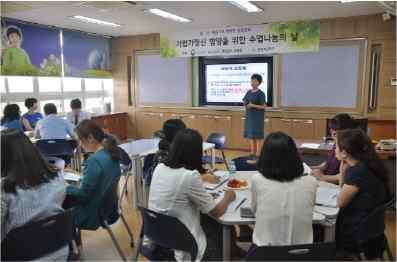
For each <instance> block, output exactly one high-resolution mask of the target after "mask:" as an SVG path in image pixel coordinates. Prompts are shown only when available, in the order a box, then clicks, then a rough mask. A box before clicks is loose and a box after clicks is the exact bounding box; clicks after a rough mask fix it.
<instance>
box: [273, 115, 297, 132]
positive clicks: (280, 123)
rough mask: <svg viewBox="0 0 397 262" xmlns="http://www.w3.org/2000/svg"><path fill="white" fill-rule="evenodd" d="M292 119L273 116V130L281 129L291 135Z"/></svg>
mask: <svg viewBox="0 0 397 262" xmlns="http://www.w3.org/2000/svg"><path fill="white" fill-rule="evenodd" d="M291 129H292V119H287V118H272V126H271V130H272V132H277V131H281V132H284V133H286V134H288V135H290V136H291Z"/></svg>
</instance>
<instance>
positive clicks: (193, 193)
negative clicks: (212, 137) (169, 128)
mask: <svg viewBox="0 0 397 262" xmlns="http://www.w3.org/2000/svg"><path fill="white" fill-rule="evenodd" d="M202 144H203V140H202V137H201V135H200V134H199V133H198V132H197V131H195V130H192V129H183V130H181V131H179V132H178V133H177V135H176V136H175V138H174V140H173V142H172V144H171V147H170V152H169V154H168V159H167V161H166V162H165V164H159V165H158V166H157V167H156V169H155V170H154V173H153V178H152V183H151V185H150V193H149V209H151V210H154V211H156V212H159V213H163V214H167V215H170V216H173V217H177V218H178V219H179V220H180V221H181V222H182V223H183V224H184V225H185V226H186V227H187V228H188V229H189V231H190V232H191V233H192V235H193V237H194V238H195V240H196V242H197V246H198V254H197V258H196V260H197V261H199V260H201V259H202V258H203V255H204V252H205V250H206V246H207V241H206V236H205V234H204V231H203V229H202V228H201V225H200V212H202V213H204V214H207V213H209V214H211V215H212V216H214V217H219V216H222V215H223V214H224V213H225V211H226V209H227V207H228V205H229V204H230V203H231V202H232V201H233V200H234V199H235V193H234V192H233V191H226V192H225V194H224V197H223V199H222V200H221V201H220V202H218V203H216V202H215V201H214V199H213V197H212V196H211V195H210V194H209V193H208V192H207V191H206V190H205V187H204V185H203V182H202V180H201V178H200V173H199V172H198V171H197V170H199V169H200V168H201V165H202V162H201V161H202V152H203V148H202ZM170 237H172V236H170ZM175 258H176V260H177V261H185V260H189V259H190V255H189V254H187V253H186V252H182V251H175Z"/></svg>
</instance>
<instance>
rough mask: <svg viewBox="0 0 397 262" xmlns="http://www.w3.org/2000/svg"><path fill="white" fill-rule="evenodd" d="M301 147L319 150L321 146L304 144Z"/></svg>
mask: <svg viewBox="0 0 397 262" xmlns="http://www.w3.org/2000/svg"><path fill="white" fill-rule="evenodd" d="M300 147H303V148H310V149H317V148H319V147H320V144H317V143H302V144H301V146H300Z"/></svg>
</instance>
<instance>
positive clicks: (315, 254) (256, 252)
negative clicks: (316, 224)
mask: <svg viewBox="0 0 397 262" xmlns="http://www.w3.org/2000/svg"><path fill="white" fill-rule="evenodd" d="M335 254H336V245H335V243H334V242H330V243H326V242H317V243H313V244H303V245H291V246H261V247H255V248H251V249H250V251H249V252H248V254H247V256H246V257H245V260H246V261H290V260H293V261H325V260H327V261H330V260H334V259H335Z"/></svg>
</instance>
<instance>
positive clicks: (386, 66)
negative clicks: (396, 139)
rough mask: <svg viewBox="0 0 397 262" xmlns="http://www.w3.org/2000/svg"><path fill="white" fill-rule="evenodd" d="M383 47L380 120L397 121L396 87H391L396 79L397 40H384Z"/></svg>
mask: <svg viewBox="0 0 397 262" xmlns="http://www.w3.org/2000/svg"><path fill="white" fill-rule="evenodd" d="M382 46H383V48H382V58H381V61H382V64H381V68H380V79H379V97H378V107H379V109H378V119H395V116H396V86H392V85H391V80H392V79H396V51H395V50H396V49H395V47H396V40H395V39H394V40H390V39H384V40H383V41H382Z"/></svg>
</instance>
